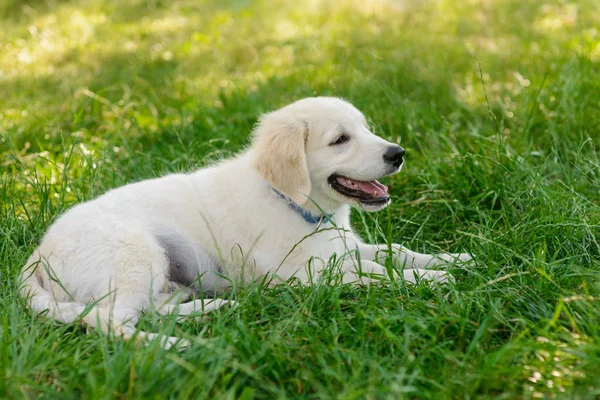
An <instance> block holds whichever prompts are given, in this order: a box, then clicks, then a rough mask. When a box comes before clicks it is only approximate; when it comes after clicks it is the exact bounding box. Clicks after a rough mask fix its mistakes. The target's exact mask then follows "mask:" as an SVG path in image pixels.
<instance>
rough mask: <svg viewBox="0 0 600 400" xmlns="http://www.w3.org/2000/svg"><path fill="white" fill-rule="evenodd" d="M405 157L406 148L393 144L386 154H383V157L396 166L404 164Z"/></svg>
mask: <svg viewBox="0 0 600 400" xmlns="http://www.w3.org/2000/svg"><path fill="white" fill-rule="evenodd" d="M403 157H404V149H403V148H402V147H400V146H391V147H389V148H388V149H387V151H386V152H385V154H384V155H383V159H384V160H385V161H386V162H388V163H390V164H392V165H394V166H395V167H399V166H400V164H402V161H403Z"/></svg>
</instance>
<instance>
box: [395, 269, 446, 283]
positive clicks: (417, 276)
mask: <svg viewBox="0 0 600 400" xmlns="http://www.w3.org/2000/svg"><path fill="white" fill-rule="evenodd" d="M404 279H405V280H406V281H407V282H411V283H417V282H418V281H420V280H425V281H428V282H437V283H448V282H452V283H454V277H453V276H452V275H450V274H449V273H448V272H446V271H438V270H433V269H419V268H415V269H405V270H404Z"/></svg>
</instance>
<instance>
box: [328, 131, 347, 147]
mask: <svg viewBox="0 0 600 400" xmlns="http://www.w3.org/2000/svg"><path fill="white" fill-rule="evenodd" d="M348 140H350V138H349V137H348V135H346V134H345V133H343V134H341V135H340V136H338V137H337V139H335V141H333V142H332V143H329V145H330V146H336V145H338V144H342V143H346V142H347V141H348Z"/></svg>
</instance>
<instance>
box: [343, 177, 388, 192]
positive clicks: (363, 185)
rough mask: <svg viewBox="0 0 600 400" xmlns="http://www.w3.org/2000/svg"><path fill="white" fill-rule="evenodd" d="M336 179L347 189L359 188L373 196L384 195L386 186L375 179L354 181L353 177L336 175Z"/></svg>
mask: <svg viewBox="0 0 600 400" xmlns="http://www.w3.org/2000/svg"><path fill="white" fill-rule="evenodd" d="M337 181H338V182H339V183H340V184H342V185H344V186H346V187H347V188H348V189H354V190H360V191H361V192H365V193H368V194H370V195H371V196H373V197H386V196H387V191H388V188H387V186H385V185H382V184H381V183H379V182H377V181H370V182H365V181H355V180H354V179H350V178H346V177H344V176H338V177H337Z"/></svg>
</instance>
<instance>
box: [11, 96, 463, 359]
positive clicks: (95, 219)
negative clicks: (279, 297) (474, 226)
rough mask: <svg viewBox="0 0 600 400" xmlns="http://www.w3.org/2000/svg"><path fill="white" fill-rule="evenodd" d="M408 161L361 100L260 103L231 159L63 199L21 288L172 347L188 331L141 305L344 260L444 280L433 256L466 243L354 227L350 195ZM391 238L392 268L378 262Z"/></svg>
mask: <svg viewBox="0 0 600 400" xmlns="http://www.w3.org/2000/svg"><path fill="white" fill-rule="evenodd" d="M403 162H404V149H403V148H402V147H400V146H398V145H397V144H393V143H390V142H387V141H385V140H383V139H382V138H380V137H378V136H376V135H374V134H373V133H371V132H370V130H369V127H368V125H367V121H366V120H365V117H364V116H363V114H362V113H361V112H360V111H358V110H357V109H356V108H354V107H353V106H352V105H351V104H349V103H347V102H345V101H343V100H341V99H337V98H330V97H317V98H307V99H303V100H300V101H297V102H295V103H293V104H291V105H288V106H286V107H284V108H282V109H280V110H277V111H274V112H271V113H269V114H266V115H263V116H262V117H261V119H260V121H259V123H258V125H257V127H256V128H255V130H254V138H253V142H252V145H251V146H250V147H249V148H248V149H247V150H246V151H244V152H242V153H241V154H239V155H238V156H237V157H235V158H233V159H230V160H225V161H222V162H220V163H218V164H217V165H214V166H211V167H208V168H203V169H200V170H197V171H194V172H191V173H188V174H172V175H168V176H165V177H162V178H158V179H151V180H146V181H142V182H138V183H132V184H129V185H126V186H123V187H120V188H117V189H114V190H111V191H109V192H108V193H106V194H104V195H102V196H100V197H98V198H97V199H95V200H91V201H88V202H86V203H83V204H80V205H78V206H76V207H74V208H72V209H71V210H69V211H68V212H66V213H65V214H64V215H63V216H61V217H60V218H59V219H58V220H57V221H56V222H55V223H54V224H53V225H52V226H51V227H50V228H49V230H48V232H47V233H46V235H45V236H44V238H43V240H42V243H41V244H40V246H39V247H38V248H37V249H36V250H35V251H34V252H33V254H32V255H31V257H30V258H29V260H28V261H27V264H26V265H25V266H24V270H23V279H22V281H23V284H22V289H21V293H22V295H23V296H25V297H27V299H28V303H29V305H30V307H31V308H32V309H33V310H34V311H36V312H39V313H41V312H47V313H48V315H49V316H50V317H52V318H54V319H56V320H58V321H62V322H72V321H75V320H79V319H81V320H83V321H84V322H85V323H87V324H89V325H90V326H92V327H98V328H100V329H101V330H102V331H104V332H107V333H108V332H109V331H110V330H112V332H114V333H116V334H118V335H122V336H124V337H125V338H131V337H133V336H135V337H136V338H141V339H153V338H159V340H161V343H162V345H163V346H164V347H170V346H172V345H174V344H176V343H177V342H178V341H179V340H180V339H179V338H177V337H164V336H159V335H157V334H152V333H147V332H142V331H137V330H136V323H137V321H138V318H139V315H140V313H141V312H142V311H144V310H155V311H158V312H159V313H176V314H179V315H189V314H193V313H197V312H206V311H210V310H215V309H218V308H219V307H221V306H223V305H225V304H228V303H229V304H232V302H231V301H229V302H228V301H226V300H223V299H219V298H214V299H212V300H202V299H197V300H192V301H187V302H184V301H185V300H186V298H187V297H188V296H189V295H190V294H192V293H196V294H198V293H199V292H203V293H211V294H216V295H218V294H220V293H222V292H224V291H225V290H227V289H228V288H230V287H231V286H232V285H233V284H236V283H238V284H247V283H248V282H250V281H252V280H254V279H260V278H263V277H265V276H267V275H269V276H272V277H274V278H275V280H273V282H282V281H286V280H287V279H289V278H292V277H295V278H298V279H299V280H300V281H302V282H304V283H306V284H310V283H311V282H313V281H314V280H315V279H316V278H318V277H319V275H320V274H321V273H322V272H323V271H325V270H327V269H328V268H332V267H334V268H338V269H339V272H340V274H341V275H340V276H341V280H342V281H343V282H344V283H357V284H366V283H369V282H371V281H373V280H381V279H389V278H398V277H401V278H403V279H405V280H406V281H408V282H415V281H416V280H418V279H425V280H433V281H437V282H445V281H447V280H449V279H451V277H450V276H449V275H448V273H447V272H444V271H437V270H430V269H425V268H426V267H427V268H429V267H436V266H440V265H443V264H446V263H448V262H455V261H461V262H465V261H468V260H470V259H471V257H470V256H469V255H468V254H439V255H425V254H419V253H415V252H412V251H410V250H408V249H406V248H404V247H402V246H400V245H398V244H392V245H391V246H388V245H387V244H382V245H372V244H366V243H363V242H362V241H361V240H360V238H359V237H357V236H356V235H355V234H354V233H352V230H351V227H350V221H349V216H350V207H351V206H356V207H359V208H361V209H364V210H366V211H378V210H381V209H382V208H384V207H386V206H387V205H388V204H389V203H390V198H389V195H388V188H387V187H386V186H385V185H383V184H381V183H379V182H378V181H377V180H378V179H380V178H383V177H385V176H388V175H390V174H394V173H396V172H398V171H399V170H400V169H401V168H402V165H403ZM390 252H391V253H392V254H391V256H392V257H393V260H394V262H395V264H396V265H397V266H398V267H400V269H399V270H398V271H395V272H394V276H390V275H388V272H387V271H386V269H385V268H384V267H383V266H382V265H380V264H379V263H378V259H379V257H380V256H381V257H385V256H390ZM332 257H333V258H335V262H334V263H330V262H329V260H330V259H332ZM332 264H334V265H333V266H332ZM402 267H403V268H402Z"/></svg>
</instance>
